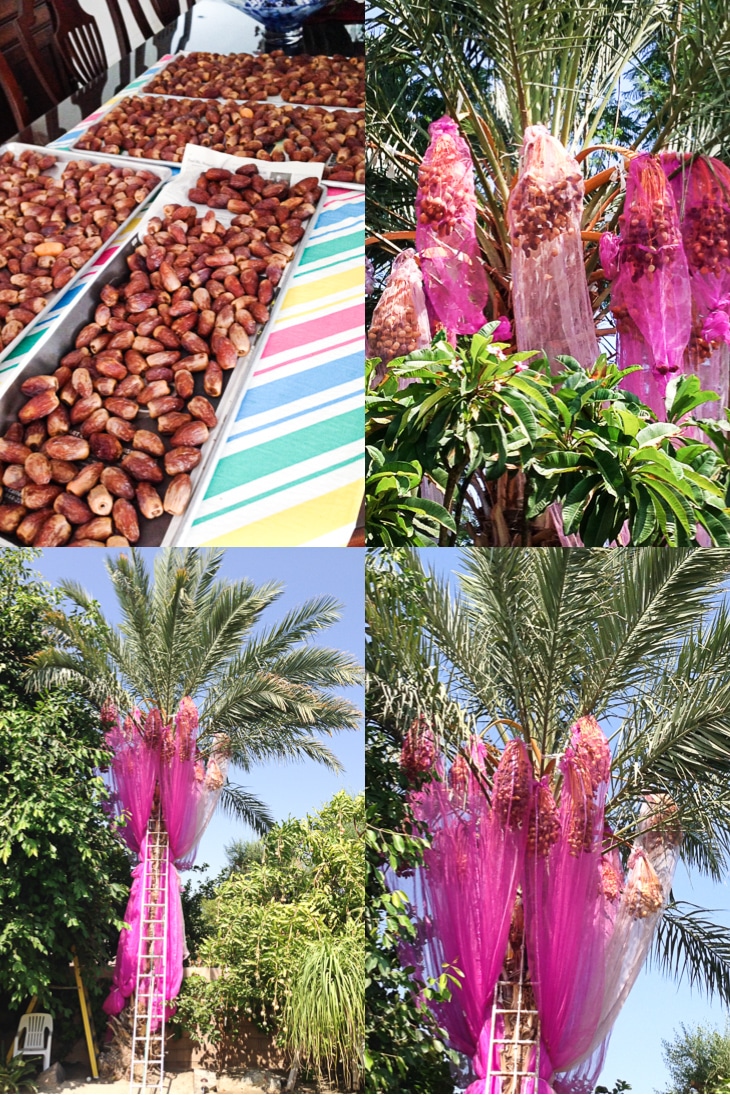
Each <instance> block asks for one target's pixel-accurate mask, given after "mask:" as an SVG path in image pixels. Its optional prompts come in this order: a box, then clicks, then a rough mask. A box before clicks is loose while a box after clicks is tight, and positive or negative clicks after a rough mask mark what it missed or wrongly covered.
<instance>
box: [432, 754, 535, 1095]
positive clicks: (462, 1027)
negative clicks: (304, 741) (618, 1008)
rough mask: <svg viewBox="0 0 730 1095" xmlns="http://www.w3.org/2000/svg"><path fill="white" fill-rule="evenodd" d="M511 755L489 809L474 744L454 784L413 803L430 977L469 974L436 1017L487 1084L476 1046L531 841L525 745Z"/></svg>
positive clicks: (438, 784)
mask: <svg viewBox="0 0 730 1095" xmlns="http://www.w3.org/2000/svg"><path fill="white" fill-rule="evenodd" d="M512 746H513V748H512V749H510V750H509V752H508V753H506V754H505V757H503V759H502V760H501V761H500V764H499V768H498V769H497V774H496V775H495V779H494V786H495V788H496V789H495V791H494V793H493V796H492V797H493V800H494V807H493V808H491V809H490V807H489V804H488V801H487V796H486V794H485V791H486V788H487V779H488V773H487V767H486V763H485V762H486V761H488V756H487V752H486V747H485V746H484V744H483V743H481V742H478V741H476V740H475V741H473V742H472V743H471V745H470V746H469V748H468V751H467V752H466V753H462V754H460V755H459V757H457V759H456V761H455V762H454V764H453V765H452V766H451V769H450V772H449V778H448V780H443V779H441V780H433V781H432V782H430V783H428V784H427V785H425V786H424V788H423V789H422V790H421V791H420V792H416V793H414V794H413V795H412V796H411V802H412V805H413V812H414V815H415V816H416V818H417V819H418V820H420V821H424V822H426V823H427V825H428V827H429V831H430V832H431V835H432V843H431V847H430V848H429V849H428V850H427V851H426V854H425V865H424V867H423V868H421V869H419V870H417V871H416V877H415V902H414V904H415V909H416V912H417V914H418V916H419V919H420V920H421V921H422V922H424V923H427V924H428V925H429V931H428V933H427V934H426V936H425V938H424V940H423V957H422V964H423V966H424V968H425V970H426V972H427V973H428V974H429V975H431V976H438V975H439V974H440V973H441V970H442V965H443V963H452V964H454V965H455V966H456V967H457V968H458V969H460V970H462V971H463V974H464V976H463V977H460V978H459V980H460V981H461V987H456V986H452V998H451V1000H450V1001H449V1003H448V1004H443V1005H440V1006H437V1007H436V1009H435V1010H436V1011H437V1014H438V1018H439V1020H440V1021H441V1022H442V1023H443V1025H444V1026H445V1027H446V1029H447V1030H448V1032H449V1036H450V1039H451V1042H452V1044H453V1045H454V1047H455V1048H456V1049H458V1050H459V1051H460V1052H462V1053H464V1054H466V1055H467V1056H468V1057H472V1058H474V1066H475V1069H476V1072H477V1075H478V1076H481V1077H484V1076H485V1075H486V1073H485V1071H483V1069H484V1066H485V1064H486V1062H485V1061H484V1059H483V1055H482V1054H480V1052H479V1046H480V1038H481V1036H482V1032H483V1030H484V1026H485V1023H486V1022H487V1021H488V1019H489V1016H490V1007H491V999H492V995H493V993H494V987H495V984H496V982H497V978H498V976H499V971H500V969H501V967H502V962H503V960H504V953H505V949H506V946H507V937H508V934H509V928H510V920H511V915H512V907H513V905H514V900H515V894H516V892H517V885H518V881H519V873H520V864H521V862H522V856H523V852H524V847H525V843H526V840H527V825H526V818H527V813H528V811H529V795H530V792H531V775H530V768H529V761H528V759H527V756H526V750H525V747H524V745H523V744H522V742H513V743H512ZM481 1090H484V1080H483V1079H482V1088H481Z"/></svg>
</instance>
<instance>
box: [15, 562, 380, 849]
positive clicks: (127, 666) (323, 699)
mask: <svg viewBox="0 0 730 1095" xmlns="http://www.w3.org/2000/svg"><path fill="white" fill-rule="evenodd" d="M224 555H225V552H224V551H205V550H200V549H197V548H186V549H165V550H161V551H159V552H156V553H155V558H154V563H153V566H152V570H151V571H150V568H149V567H148V566H147V563H146V562H145V558H144V555H143V553H142V552H140V551H135V550H132V551H131V552H130V553H129V554H126V553H125V554H120V555H118V556H116V557H110V558H109V559H108V560H107V570H108V573H109V577H110V579H111V582H112V585H113V587H114V591H115V593H116V596H117V601H118V605H119V610H120V613H121V621H120V623H119V625H118V626H117V625H115V624H113V623H111V622H110V621H109V620H108V619H107V618H106V617H105V616H104V614H103V612H102V611H101V608H100V606H99V604H98V603H97V602H96V601H95V600H94V599H93V598H92V597H91V596H90V595H89V594H88V593H87V592H86V591H85V590H84V589H83V588H82V586H81V585H80V584H79V583H78V582H76V581H72V580H67V581H64V582H61V583H60V584H59V589H60V590H61V592H62V593H63V594H64V596H65V597H66V598H67V600H68V601H69V602H70V604H71V606H73V607H72V608H71V610H70V611H66V612H64V611H62V610H59V611H55V612H53V613H52V614H51V615H50V617H49V621H48V626H49V631H48V645H47V647H46V648H45V649H44V650H42V651H40V652H39V653H38V654H37V655H35V657H34V658H33V659H32V661H31V674H30V683H31V685H32V686H33V687H35V688H39V689H45V688H52V687H54V686H55V685H57V684H61V683H64V684H67V685H71V686H72V687H73V688H74V689H75V690H77V691H78V692H79V693H80V694H82V695H83V696H85V697H86V698H87V699H88V700H89V702H90V703H91V704H93V705H94V706H95V707H96V708H97V709H100V708H101V706H102V705H103V704H104V702H105V700H107V699H108V698H110V699H111V700H112V701H113V702H114V703H115V704H116V705H117V707H118V708H119V709H120V710H122V711H129V710H131V709H132V708H134V707H135V706H138V707H139V708H140V709H141V710H142V711H143V712H144V711H148V710H150V709H152V708H155V707H156V708H158V710H159V711H160V712H162V713H163V716H169V715H171V714H172V713H173V712H174V711H176V710H177V707H178V705H179V703H180V700H181V699H182V698H183V697H184V696H190V697H191V698H192V699H193V700H194V701H195V703H196V705H197V707H198V710H199V712H200V723H201V727H202V730H201V733H200V736H199V739H198V740H199V743H200V747H201V750H202V751H203V752H205V751H206V749H208V750H209V749H210V747H211V745H212V744H213V739H214V738H215V737H216V736H217V735H223V736H225V737H226V738H227V739H228V741H229V743H230V758H231V761H232V763H233V765H234V766H236V767H237V768H238V769H240V770H241V771H242V772H248V771H250V769H251V768H252V767H253V766H254V765H255V764H257V763H259V762H264V761H268V760H272V759H276V760H301V759H304V758H307V759H309V760H314V761H317V762H318V763H320V764H323V765H325V766H326V767H328V768H330V769H332V770H333V771H338V770H339V768H340V764H339V761H338V760H337V758H336V756H335V755H334V754H333V753H332V751H331V750H330V749H329V748H328V747H327V745H326V744H325V742H324V741H323V740H322V739H323V738H328V737H330V736H331V735H332V734H334V733H336V732H338V731H340V730H349V729H353V728H354V727H356V726H357V722H358V718H359V714H358V711H357V709H356V707H355V706H354V705H353V704H352V703H350V702H349V701H348V700H346V699H344V698H342V697H341V696H338V695H337V694H336V691H335V690H336V689H339V688H343V687H346V686H348V685H352V684H355V683H356V682H357V681H358V680H359V677H360V669H359V667H358V665H357V663H356V661H355V659H354V658H352V657H351V656H350V655H348V654H346V653H344V652H343V651H339V650H333V649H329V648H327V647H324V646H320V645H318V644H317V643H316V642H314V641H313V640H314V639H315V637H316V636H317V635H318V634H319V633H320V632H321V631H324V630H325V629H326V628H327V627H329V626H331V625H332V624H333V623H335V622H336V620H337V619H338V618H339V606H338V604H337V602H336V601H335V600H334V598H332V597H328V596H322V597H318V598H316V599H313V600H310V601H307V602H305V603H304V604H302V605H299V606H298V607H297V608H294V609H291V610H290V611H289V612H287V613H286V614H285V615H284V616H283V618H282V619H281V620H280V621H279V622H278V623H275V624H273V625H272V626H270V627H269V628H261V626H260V625H261V618H262V616H263V615H264V613H265V612H266V611H267V609H270V608H271V606H272V605H273V604H274V602H275V601H276V599H277V598H278V597H279V595H280V594H281V591H282V586H281V584H280V583H277V582H268V583H266V584H264V585H260V586H256V585H255V584H254V583H253V582H251V581H250V580H249V579H248V578H243V577H242V578H238V579H236V580H227V579H222V578H220V577H219V572H220V568H221V565H222V563H223V559H224ZM221 802H222V805H223V807H224V808H226V809H228V810H229V811H230V812H232V813H234V814H236V815H238V816H239V817H240V818H241V819H242V820H244V821H246V822H248V823H249V824H250V825H251V826H252V827H253V828H254V829H255V830H256V831H258V832H263V831H264V830H265V829H266V828H267V827H268V825H269V824H270V818H269V815H268V812H267V809H266V806H265V805H264V804H263V803H262V802H261V801H260V800H259V799H257V798H256V796H255V795H253V794H251V793H250V792H248V791H247V790H245V789H244V788H242V787H239V786H236V785H235V784H233V783H227V784H226V786H225V787H224V790H223V794H222V796H221Z"/></svg>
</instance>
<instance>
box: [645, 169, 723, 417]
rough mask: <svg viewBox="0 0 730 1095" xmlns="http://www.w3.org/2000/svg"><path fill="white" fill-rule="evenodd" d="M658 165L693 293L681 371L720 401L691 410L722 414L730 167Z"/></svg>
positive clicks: (711, 414)
mask: <svg viewBox="0 0 730 1095" xmlns="http://www.w3.org/2000/svg"><path fill="white" fill-rule="evenodd" d="M661 161H662V167H663V168H664V172H665V174H666V176H667V179H668V181H669V185H670V187H671V190H672V193H673V195H674V200H675V202H676V205H677V209H678V210H679V215H680V222H681V230H682V242H683V245H684V252H685V255H686V258H687V264H688V268H689V277H690V286H691V291H692V334H691V337H690V342H689V346H688V348H687V353H686V354H685V360H684V371H685V372H692V373H695V374H696V375H697V376H699V378H700V383H701V384H702V387H703V388H704V389H706V390H709V391H714V392H717V393H718V394H719V396H720V399H719V400H713V401H712V402H709V403H705V404H703V405H702V406H701V407H699V408H698V409H697V411H695V412H694V413H695V414H698V415H700V416H702V417H705V418H721V417H722V416H723V414H724V411H725V408H726V407H727V406H728V394H729V393H728V363H729V361H730V253H729V249H730V170H729V169H728V168H727V167H726V166H725V164H723V163H722V162H721V161H720V160H717V159H714V158H712V157H710V156H680V155H678V154H677V153H674V152H670V153H663V154H662V157H661Z"/></svg>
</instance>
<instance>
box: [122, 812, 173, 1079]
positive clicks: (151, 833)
mask: <svg viewBox="0 0 730 1095" xmlns="http://www.w3.org/2000/svg"><path fill="white" fill-rule="evenodd" d="M147 843H148V854H147V855H146V856H145V857H144V859H143V863H144V867H143V874H142V902H143V907H142V920H141V924H140V932H139V948H138V951H137V976H136V980H135V986H134V1020H133V1025H132V1060H131V1064H130V1070H129V1092H130V1095H156V1093H161V1092H162V1090H163V1082H164V1078H165V1007H166V1001H165V987H166V983H167V926H168V918H169V902H168V881H169V868H170V844H169V839H168V835H167V832H166V830H165V828H164V826H163V824H162V821H161V819H160V815H159V812H155V813H153V815H152V816H151V817H150V819H149V822H148V824H147ZM157 1016H159V1025H158V1024H157V1023H156V1017H157ZM153 1028H156V1029H153Z"/></svg>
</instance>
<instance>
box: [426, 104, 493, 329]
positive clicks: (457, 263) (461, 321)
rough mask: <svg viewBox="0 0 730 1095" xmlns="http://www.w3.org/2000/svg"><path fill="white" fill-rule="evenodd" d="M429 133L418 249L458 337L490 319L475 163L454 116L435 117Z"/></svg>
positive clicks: (433, 295)
mask: <svg viewBox="0 0 730 1095" xmlns="http://www.w3.org/2000/svg"><path fill="white" fill-rule="evenodd" d="M428 134H429V137H430V138H431V142H430V144H429V146H428V148H427V149H426V153H425V155H424V157H423V162H422V164H421V167H420V169H419V172H418V191H417V193H416V250H417V251H418V254H419V257H420V259H421V271H422V273H423V283H424V288H425V290H426V296H427V297H428V300H429V303H430V305H431V307H432V309H433V311H434V314H435V315H436V317H437V319H438V320H439V321H440V323H441V324H443V326H444V328H445V329H446V331H447V332H448V333H449V337H450V338H452V339H453V336H455V335H457V334H467V335H468V334H473V333H474V332H475V331H478V330H479V328H480V327H482V326H483V325H484V322H485V320H484V307H485V305H486V303H487V296H488V287H487V277H486V274H485V272H484V267H483V266H482V257H481V251H480V249H479V244H478V242H477V237H476V219H477V202H476V193H475V190H474V165H473V163H472V158H471V152H470V150H469V145H468V144H467V143H466V141H465V140H464V138H463V137H461V136H460V134H459V128H458V126H457V125H456V123H455V122H453V121H452V120H451V118H449V117H443V118H440V119H439V121H437V122H432V123H431V125H430V126H429V127H428Z"/></svg>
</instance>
